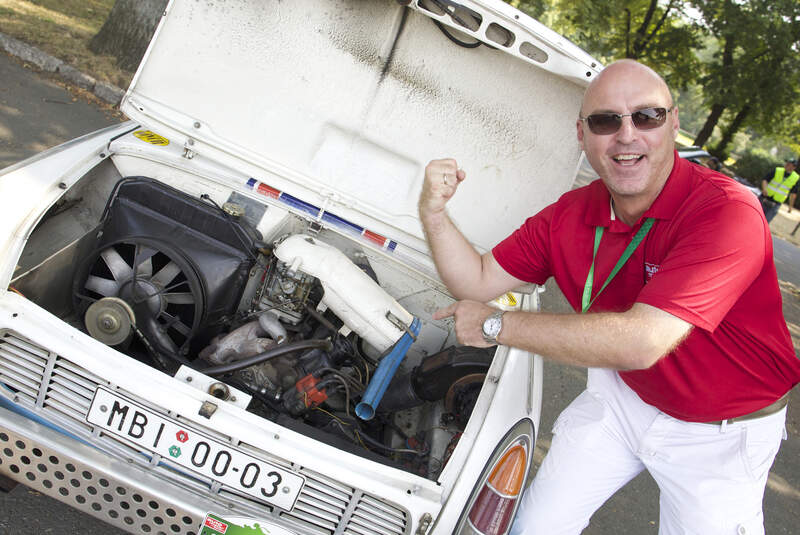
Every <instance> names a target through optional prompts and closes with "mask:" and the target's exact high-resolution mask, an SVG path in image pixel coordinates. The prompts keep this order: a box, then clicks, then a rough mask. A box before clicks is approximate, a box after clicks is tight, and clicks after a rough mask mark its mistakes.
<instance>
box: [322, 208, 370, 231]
mask: <svg viewBox="0 0 800 535" xmlns="http://www.w3.org/2000/svg"><path fill="white" fill-rule="evenodd" d="M322 220H323V221H327V222H329V223H333V224H334V225H336V226H337V227H344V228H346V229H349V230H351V231H352V232H353V233H354V234H358V235H360V234H361V233H362V232H364V227H362V226H360V225H356V224H355V223H351V222H350V221H348V220H346V219H342V218H341V217H339V216H338V215H336V214H332V213H330V212H323V213H322Z"/></svg>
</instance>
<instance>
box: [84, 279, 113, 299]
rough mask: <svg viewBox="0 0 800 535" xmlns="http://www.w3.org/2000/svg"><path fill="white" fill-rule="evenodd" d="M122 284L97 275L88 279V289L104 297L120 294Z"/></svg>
mask: <svg viewBox="0 0 800 535" xmlns="http://www.w3.org/2000/svg"><path fill="white" fill-rule="evenodd" d="M119 288H120V283H118V282H117V281H113V280H111V279H104V278H102V277H98V276H96V275H89V278H88V279H86V289H87V290H91V291H93V292H97V293H99V294H100V295H102V296H104V297H112V296H115V295H117V294H118V293H119Z"/></svg>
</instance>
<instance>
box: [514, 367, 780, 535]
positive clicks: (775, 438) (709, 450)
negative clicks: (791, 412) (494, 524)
mask: <svg viewBox="0 0 800 535" xmlns="http://www.w3.org/2000/svg"><path fill="white" fill-rule="evenodd" d="M785 419H786V409H785V408H784V409H783V410H781V411H779V412H777V413H775V414H772V415H769V416H765V417H762V418H757V419H753V420H746V421H743V422H736V423H732V424H723V425H716V426H715V425H710V424H702V423H689V422H684V421H681V420H676V419H675V418H672V417H670V416H667V415H666V414H664V413H662V412H661V411H659V410H658V409H656V408H655V407H653V406H652V405H648V404H647V403H645V402H643V401H642V400H641V399H640V398H639V396H637V395H636V393H634V392H633V391H632V390H631V389H630V388H629V387H628V386H627V385H626V384H625V383H624V382H623V381H622V379H620V377H619V375H618V374H617V373H616V372H614V371H611V370H601V369H590V370H589V381H588V384H587V388H586V390H585V391H584V392H583V393H581V394H580V395H579V396H578V397H577V398H576V399H575V400H574V401H573V402H572V403H571V404H570V405H569V406H568V407H567V408H566V409H564V411H563V412H562V413H561V415H560V416H559V417H558V419H557V420H556V423H555V425H554V426H553V435H554V436H553V442H552V445H551V447H550V451H549V452H548V454H547V456H546V457H545V459H544V462H543V463H542V466H541V467H540V468H539V471H538V472H537V474H536V478H535V479H534V481H533V483H532V484H531V486H530V488H529V489H528V490H527V491H526V492H525V494H524V495H523V497H522V502H521V504H520V509H519V511H518V512H517V516H516V519H515V521H514V525H513V526H512V529H511V534H512V535H534V534H535V535H542V534H547V535H557V534H578V533H580V532H581V531H582V530H583V529H584V528H585V527H586V526H588V525H589V519H590V518H591V516H592V514H594V512H595V511H596V510H597V509H598V508H599V507H600V506H601V505H602V504H603V503H604V502H605V501H606V500H607V499H608V498H610V497H611V495H612V494H614V493H615V492H616V491H617V490H618V489H619V488H621V487H622V486H623V485H625V484H626V483H627V482H628V481H630V480H631V479H633V478H634V477H635V476H636V475H637V474H639V473H640V472H641V471H642V470H645V469H646V470H648V471H649V472H650V474H651V475H652V476H653V479H655V481H656V483H657V484H658V488H659V490H660V500H659V506H660V518H659V531H658V532H659V535H678V534H681V535H688V534H697V535H718V534H719V535H763V534H764V521H763V514H762V511H761V502H762V500H763V497H764V487H765V486H766V483H767V475H768V473H769V469H770V467H771V466H772V461H773V460H774V459H775V455H776V454H777V453H778V448H779V447H780V443H781V440H782V439H783V438H785V429H784V423H785Z"/></svg>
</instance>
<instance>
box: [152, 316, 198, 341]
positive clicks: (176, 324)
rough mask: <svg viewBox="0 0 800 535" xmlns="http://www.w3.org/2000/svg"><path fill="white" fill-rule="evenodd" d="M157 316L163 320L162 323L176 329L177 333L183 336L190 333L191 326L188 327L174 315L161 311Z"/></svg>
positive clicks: (187, 335)
mask: <svg viewBox="0 0 800 535" xmlns="http://www.w3.org/2000/svg"><path fill="white" fill-rule="evenodd" d="M159 317H160V318H161V319H162V320H164V323H165V324H166V325H169V328H170V329H175V330H176V331H178V332H179V333H181V334H182V335H183V336H185V337H187V338H188V337H189V335H190V334H191V333H192V328H191V327H189V326H188V325H186V324H185V323H182V322H181V320H180V319H178V318H176V317H175V316H173V315H171V314H168V313H166V312H162V313H161V314H159Z"/></svg>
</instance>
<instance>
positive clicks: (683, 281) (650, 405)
mask: <svg viewBox="0 0 800 535" xmlns="http://www.w3.org/2000/svg"><path fill="white" fill-rule="evenodd" d="M575 124H576V130H577V138H578V142H579V143H580V146H581V148H582V149H583V150H584V152H585V153H586V157H587V158H588V160H589V163H591V165H592V167H593V168H594V169H595V170H596V171H597V172H598V174H599V175H600V177H601V178H600V180H596V181H595V182H593V183H592V184H590V185H588V186H586V187H583V188H580V189H577V190H573V191H570V192H568V193H566V194H564V195H563V196H562V197H561V198H560V199H559V200H558V201H556V202H555V203H554V204H552V205H550V206H548V207H547V208H545V209H544V210H542V211H541V212H539V213H538V214H535V215H533V216H532V217H530V218H529V219H527V220H526V221H525V222H523V223H522V226H521V227H520V228H519V229H518V230H516V231H515V232H514V233H513V234H511V235H510V236H509V237H508V238H506V239H505V240H503V241H502V242H501V243H500V244H498V245H497V246H496V247H495V248H494V249H492V251H490V252H488V253H486V254H483V255H480V254H479V253H478V252H477V251H475V250H474V248H473V247H472V246H471V245H470V244H469V243H468V242H467V240H466V239H465V238H464V236H463V235H462V234H461V233H460V232H459V231H458V230H457V228H456V227H455V225H454V224H453V222H452V221H451V220H450V218H449V217H448V215H447V211H446V204H447V202H448V201H449V200H450V199H451V198H453V197H454V196H455V195H456V192H457V190H458V187H459V185H460V184H461V183H462V182H463V181H464V180H466V179H467V177H466V173H465V172H464V171H462V170H460V169H459V168H458V165H457V163H456V161H455V160H454V159H442V160H434V161H432V162H430V163H429V164H428V166H427V167H426V170H425V181H424V185H423V191H422V193H421V196H420V200H419V213H420V218H421V220H422V223H423V226H424V229H425V232H426V237H427V239H428V242H429V245H430V248H431V251H432V253H433V257H434V261H435V263H436V267H437V269H438V271H439V274H440V276H441V278H442V280H443V281H444V283H445V284H446V285H447V286H448V288H449V289H450V291H451V292H452V294H453V296H454V297H456V299H459V301H456V302H454V303H453V304H452V305H451V306H449V307H447V308H445V309H442V310H440V311H437V312H436V314H435V315H434V317H435V318H444V317H448V316H453V317H454V319H455V330H456V335H457V337H458V340H459V341H460V342H461V343H463V344H467V345H472V346H477V347H488V346H491V345H493V344H503V345H508V346H513V347H518V348H521V349H525V350H527V351H530V352H533V353H537V354H540V355H542V356H543V357H545V358H548V359H551V360H554V361H559V362H562V363H566V364H572V365H576V366H586V367H588V368H589V372H588V383H587V389H586V391H585V392H583V393H582V394H581V395H580V396H578V398H576V399H575V401H573V403H571V404H570V406H569V407H567V408H566V409H565V410H564V412H563V413H562V414H561V415H560V416H559V418H558V420H557V421H556V424H555V426H554V428H553V434H554V439H553V442H552V445H551V447H550V450H549V453H548V455H547V456H546V458H545V460H544V462H543V464H542V466H541V467H540V469H539V471H538V473H537V475H536V478H535V480H534V482H533V484H532V485H531V487H530V488H529V489H528V490H527V491H526V493H525V495H524V497H523V499H522V500H521V504H520V509H519V511H518V513H517V517H516V520H515V522H514V525H513V528H512V531H511V532H512V533H513V534H534V533H535V534H542V533H546V534H548V535H553V534H561V533H565V534H566V533H572V534H575V533H580V532H581V531H582V530H583V528H584V527H586V526H587V525H588V523H589V519H590V518H591V515H592V514H593V513H594V511H596V510H597V508H599V507H600V506H601V505H602V504H603V502H605V500H607V499H608V498H609V497H610V496H611V495H612V494H613V493H614V492H615V491H616V490H618V489H619V488H620V487H622V486H623V485H624V484H625V483H627V482H628V481H629V480H631V479H632V478H633V477H634V476H636V475H637V474H638V473H640V472H641V471H642V470H645V469H646V470H648V471H649V472H650V473H651V475H652V476H653V478H654V479H655V481H656V482H657V483H658V485H659V488H660V491H661V499H660V508H661V514H660V523H659V533H660V534H662V535H669V534H678V533H681V534H684V533H698V534H710V533H713V534H730V535H734V534H735V535H741V534H745V533H747V534H751V533H763V517H762V512H761V501H762V497H763V492H764V487H765V484H766V480H767V475H768V471H769V468H770V466H771V465H772V461H773V459H774V457H775V454H776V453H777V451H778V447H779V445H780V442H781V440H782V438H783V436H784V421H785V414H786V400H787V394H788V391H789V390H790V389H791V388H792V387H793V386H794V385H795V384H796V383H797V382H798V381H800V361H799V360H798V359H797V358H796V357H795V354H794V349H793V346H792V342H791V338H790V336H789V331H788V329H787V327H786V322H785V320H784V318H783V313H782V310H781V296H780V290H779V287H778V282H777V276H776V272H775V266H774V262H773V258H772V241H771V237H770V233H769V227H768V226H767V223H766V221H765V219H764V215H763V212H762V210H761V207H760V206H759V204H758V200H757V199H756V198H755V197H754V196H753V195H752V194H751V193H750V192H749V191H747V190H745V189H744V188H742V187H741V186H739V185H737V184H736V183H735V182H734V181H732V180H730V179H729V178H727V177H725V176H724V175H721V174H719V173H717V172H714V171H712V170H710V169H707V168H704V167H702V166H697V165H694V164H691V163H689V162H687V161H685V160H682V159H680V158H678V155H677V153H676V151H675V149H674V140H675V137H676V135H677V132H678V128H679V121H678V109H677V108H676V107H675V106H674V103H673V101H672V97H671V95H670V91H669V88H668V87H667V85H666V83H665V82H664V80H663V79H662V78H661V77H660V76H659V75H658V74H656V73H655V72H654V71H652V70H651V69H649V68H648V67H646V66H644V65H642V64H640V63H637V62H635V61H631V60H623V61H619V62H616V63H613V64H612V65H610V66H608V67H607V68H606V69H604V70H603V71H602V72H601V73H600V74H599V75H598V76H597V78H595V80H594V81H593V82H592V83H591V84H590V86H589V87H588V88H587V90H586V93H585V95H584V99H583V103H582V106H581V109H580V112H579V116H578V118H577V120H576V123H575ZM520 180H524V177H520ZM456 202H457V201H456ZM550 277H553V278H554V279H555V281H556V283H557V284H558V285H559V288H560V289H561V291H562V292H563V293H564V295H565V297H566V298H567V300H568V301H569V302H570V304H571V305H572V306H573V308H574V309H575V311H576V314H547V313H530V312H516V311H515V312H505V313H499V312H498V311H496V310H495V309H493V308H491V307H488V306H487V305H485V304H484V303H485V302H487V301H489V300H491V299H493V298H495V297H496V296H498V295H500V294H502V293H504V292H506V291H508V290H511V289H513V288H516V287H518V286H520V285H523V284H525V283H530V282H532V283H536V284H543V283H544V282H545V281H546V280H547V279H548V278H550Z"/></svg>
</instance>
